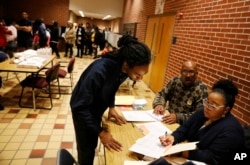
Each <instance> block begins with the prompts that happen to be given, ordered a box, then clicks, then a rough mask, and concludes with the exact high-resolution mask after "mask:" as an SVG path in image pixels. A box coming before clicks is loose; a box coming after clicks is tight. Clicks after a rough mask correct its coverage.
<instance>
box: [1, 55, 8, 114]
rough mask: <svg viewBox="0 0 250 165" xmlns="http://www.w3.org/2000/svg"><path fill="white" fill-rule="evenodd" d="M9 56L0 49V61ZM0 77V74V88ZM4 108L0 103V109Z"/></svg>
mask: <svg viewBox="0 0 250 165" xmlns="http://www.w3.org/2000/svg"><path fill="white" fill-rule="evenodd" d="M8 58H9V56H8V54H6V53H4V52H2V51H0V62H3V61H5V60H7V59H8ZM2 83H3V82H2V77H1V76H0V88H1V87H2ZM1 110H4V106H3V105H2V104H1V103H0V111H1Z"/></svg>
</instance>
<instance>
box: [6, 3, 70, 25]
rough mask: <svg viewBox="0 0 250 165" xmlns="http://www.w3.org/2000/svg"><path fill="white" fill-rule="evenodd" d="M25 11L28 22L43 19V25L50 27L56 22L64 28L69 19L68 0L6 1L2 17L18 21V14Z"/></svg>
mask: <svg viewBox="0 0 250 165" xmlns="http://www.w3.org/2000/svg"><path fill="white" fill-rule="evenodd" d="M22 11H26V12H27V13H28V14H29V19H30V20H35V19H37V18H41V17H42V18H44V22H45V24H48V25H51V24H52V21H53V20H57V21H58V23H59V25H61V26H65V25H66V24H67V21H68V17H69V0H41V1H34V0H22V1H20V0H8V1H5V2H4V12H3V13H4V17H7V18H11V19H15V20H18V19H20V13H21V12H22Z"/></svg>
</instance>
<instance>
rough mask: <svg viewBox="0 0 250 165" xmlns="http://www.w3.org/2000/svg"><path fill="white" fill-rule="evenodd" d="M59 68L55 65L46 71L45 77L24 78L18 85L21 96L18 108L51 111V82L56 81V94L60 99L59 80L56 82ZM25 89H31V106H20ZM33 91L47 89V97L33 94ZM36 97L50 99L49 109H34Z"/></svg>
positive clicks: (58, 65) (57, 64) (58, 64)
mask: <svg viewBox="0 0 250 165" xmlns="http://www.w3.org/2000/svg"><path fill="white" fill-rule="evenodd" d="M59 68H60V63H59V62H58V63H56V64H55V65H54V66H52V67H51V68H49V69H48V70H47V74H46V76H42V75H40V74H38V75H30V76H28V77H26V78H25V79H24V80H23V81H22V82H21V83H20V84H21V86H22V91H21V96H20V98H19V106H20V107H26V108H34V109H36V108H38V109H52V107H53V104H52V93H51V83H52V82H53V81H55V80H56V81H57V83H58V85H57V86H58V93H59V97H60V85H59V80H58V71H59ZM25 87H30V88H32V100H33V106H25V105H22V97H23V92H24V88H25ZM35 89H47V91H48V94H47V95H48V96H40V95H36V94H35ZM37 97H42V98H49V99H50V106H49V107H36V98H37Z"/></svg>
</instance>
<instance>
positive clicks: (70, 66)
mask: <svg viewBox="0 0 250 165" xmlns="http://www.w3.org/2000/svg"><path fill="white" fill-rule="evenodd" d="M74 64H75V57H71V59H70V60H69V64H68V73H72V71H73V69H74Z"/></svg>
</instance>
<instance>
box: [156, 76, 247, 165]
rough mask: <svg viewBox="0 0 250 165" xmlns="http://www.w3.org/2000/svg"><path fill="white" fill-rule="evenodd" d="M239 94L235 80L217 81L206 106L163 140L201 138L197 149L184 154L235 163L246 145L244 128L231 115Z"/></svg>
mask: <svg viewBox="0 0 250 165" xmlns="http://www.w3.org/2000/svg"><path fill="white" fill-rule="evenodd" d="M237 94H238V88H237V87H236V86H235V84H234V83H233V82H232V81H230V80H219V81H217V82H216V83H215V84H214V85H213V87H212V89H211V92H210V93H209V95H208V97H207V99H204V100H203V108H201V109H200V110H197V111H196V112H195V113H194V114H193V115H192V116H191V117H190V118H189V119H188V120H187V121H186V122H184V123H183V125H181V126H180V127H179V128H178V129H177V130H176V131H174V132H173V133H172V134H171V135H167V136H166V137H160V141H161V143H162V144H163V145H165V146H167V145H172V144H176V143H179V142H182V141H185V140H187V141H189V142H194V141H199V143H197V149H196V150H192V151H184V152H183V153H182V156H184V157H186V158H187V159H191V160H197V161H202V162H205V163H208V164H211V165H217V164H224V165H225V164H226V162H229V161H232V162H233V161H234V158H235V155H236V153H240V151H242V150H241V149H242V148H243V147H244V133H243V128H242V126H241V125H240V123H239V122H238V121H237V119H236V118H235V117H234V116H233V115H232V114H231V109H232V108H233V106H234V103H235V96H236V95H237Z"/></svg>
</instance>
